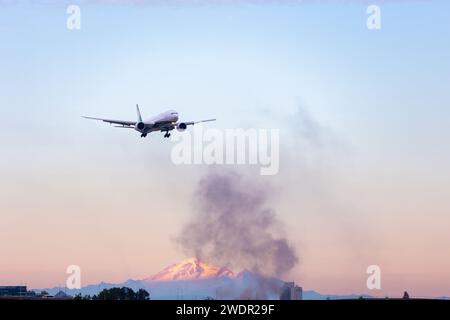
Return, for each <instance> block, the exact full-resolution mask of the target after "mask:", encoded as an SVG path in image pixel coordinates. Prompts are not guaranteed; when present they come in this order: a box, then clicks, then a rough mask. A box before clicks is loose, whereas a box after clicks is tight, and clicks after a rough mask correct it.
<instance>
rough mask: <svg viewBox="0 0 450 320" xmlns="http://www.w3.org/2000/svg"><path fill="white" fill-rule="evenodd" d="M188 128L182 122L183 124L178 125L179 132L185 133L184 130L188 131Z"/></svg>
mask: <svg viewBox="0 0 450 320" xmlns="http://www.w3.org/2000/svg"><path fill="white" fill-rule="evenodd" d="M186 128H187V124H186V123H184V122H181V123H179V124H177V130H178V131H184V130H186Z"/></svg>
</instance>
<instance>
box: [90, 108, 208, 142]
mask: <svg viewBox="0 0 450 320" xmlns="http://www.w3.org/2000/svg"><path fill="white" fill-rule="evenodd" d="M136 112H137V121H124V120H111V119H103V118H93V117H86V116H82V117H83V118H85V119H90V120H100V121H103V122H107V123H109V124H115V127H116V128H126V129H134V130H136V131H138V132H140V133H141V138H145V137H146V136H147V134H148V133H150V132H153V131H161V132H166V133H165V134H164V138H169V137H170V133H169V131H171V130H173V129H177V130H178V131H184V130H186V129H187V126H189V125H194V124H196V123H200V122H209V121H216V119H207V120H201V121H189V122H178V112H176V111H175V110H168V111H166V112H163V113H160V114H158V115H157V116H154V117H151V118H148V119H146V120H142V116H141V111H140V110H139V105H136Z"/></svg>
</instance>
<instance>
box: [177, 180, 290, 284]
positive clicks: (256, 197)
mask: <svg viewBox="0 0 450 320" xmlns="http://www.w3.org/2000/svg"><path fill="white" fill-rule="evenodd" d="M270 193H271V190H270V188H269V187H267V186H266V185H264V184H262V183H258V182H256V181H255V180H248V179H245V178H244V177H243V176H240V175H238V174H235V173H224V174H222V173H221V174H217V173H215V174H209V175H208V176H206V177H205V178H204V179H202V180H201V181H200V183H199V186H198V189H197V191H196V195H195V203H194V209H195V211H194V214H193V215H192V217H191V219H190V221H189V222H188V223H187V224H186V225H185V226H184V228H183V229H182V232H181V235H180V236H179V237H178V239H177V240H178V243H179V245H180V246H181V248H182V249H183V250H184V251H185V253H186V254H188V255H194V256H196V257H197V258H199V259H201V260H204V261H208V262H211V263H215V264H218V265H220V266H228V267H230V268H232V269H234V270H242V269H246V270H249V271H251V272H254V273H257V274H260V275H263V276H279V275H282V274H284V273H286V272H288V271H289V270H291V269H292V268H293V267H294V266H295V265H296V263H297V262H298V257H297V255H296V253H295V251H294V249H293V247H292V246H291V245H290V244H289V242H288V241H287V239H286V238H283V237H282V236H280V233H281V223H280V222H279V221H278V220H277V219H276V216H275V212H274V210H272V209H271V208H269V207H268V204H267V202H268V200H269V198H270Z"/></svg>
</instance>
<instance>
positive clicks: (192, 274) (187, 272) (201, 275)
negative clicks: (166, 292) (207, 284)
mask: <svg viewBox="0 0 450 320" xmlns="http://www.w3.org/2000/svg"><path fill="white" fill-rule="evenodd" d="M234 276H235V275H234V273H233V272H232V271H231V270H229V269H228V268H220V267H216V266H213V265H210V264H207V263H205V262H203V261H201V260H200V259H198V258H196V257H192V258H188V259H186V260H183V261H181V262H180V263H176V264H173V265H171V266H169V267H167V268H165V269H163V270H161V271H160V272H158V273H157V274H155V275H153V276H151V277H150V278H147V279H145V280H146V281H173V280H197V279H209V278H218V277H234Z"/></svg>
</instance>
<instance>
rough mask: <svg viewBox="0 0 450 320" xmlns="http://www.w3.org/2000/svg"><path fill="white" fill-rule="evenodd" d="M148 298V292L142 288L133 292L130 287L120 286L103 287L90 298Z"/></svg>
mask: <svg viewBox="0 0 450 320" xmlns="http://www.w3.org/2000/svg"><path fill="white" fill-rule="evenodd" d="M149 298H150V294H149V293H148V292H147V291H146V290H144V289H139V290H138V291H137V292H134V291H133V289H131V288H127V287H122V288H110V289H103V290H102V291H101V292H100V293H99V294H98V295H97V296H93V297H92V300H148V299H149Z"/></svg>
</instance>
